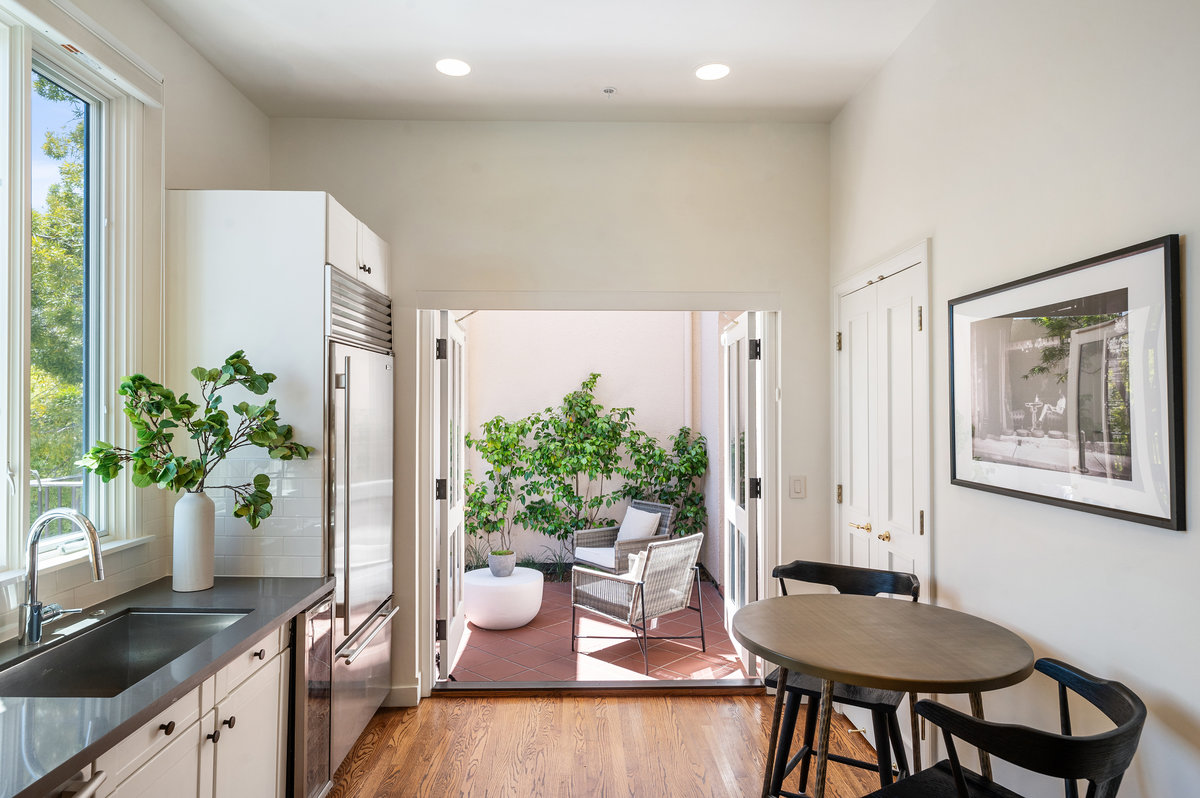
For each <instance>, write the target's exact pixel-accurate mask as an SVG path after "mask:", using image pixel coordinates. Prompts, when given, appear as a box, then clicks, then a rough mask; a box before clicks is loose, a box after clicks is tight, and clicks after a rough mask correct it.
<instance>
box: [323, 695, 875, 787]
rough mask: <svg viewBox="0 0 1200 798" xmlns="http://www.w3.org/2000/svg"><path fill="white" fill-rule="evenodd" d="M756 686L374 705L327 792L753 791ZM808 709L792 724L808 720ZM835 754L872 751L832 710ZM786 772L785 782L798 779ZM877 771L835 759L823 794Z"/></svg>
mask: <svg viewBox="0 0 1200 798" xmlns="http://www.w3.org/2000/svg"><path fill="white" fill-rule="evenodd" d="M772 700H773V699H771V698H768V697H766V696H763V695H754V696H748V695H733V696H681V695H646V696H579V695H561V694H555V693H549V692H548V693H546V694H544V695H532V696H530V695H525V696H521V697H495V698H488V697H459V696H452V697H435V698H430V699H426V700H425V701H422V702H421V705H420V706H419V707H415V708H408V709H385V710H381V711H380V712H379V713H378V714H377V715H376V716H375V718H374V719H372V721H371V723H370V724H369V725H368V727H367V729H366V730H365V731H364V732H363V735H362V736H361V737H360V738H359V741H358V743H357V744H356V745H355V747H354V750H353V751H351V753H350V756H349V757H347V759H346V762H345V763H344V764H343V765H342V767H341V768H339V769H338V772H337V774H336V776H335V779H334V784H335V786H334V789H333V791H332V792H331V793H330V795H331V796H333V798H358V797H359V796H361V797H362V798H367V797H370V798H374V797H375V796H381V797H383V796H386V797H387V798H392V797H393V796H394V797H395V798H409V797H410V796H412V798H424V797H425V796H429V797H430V798H434V797H435V796H436V797H437V798H442V797H444V796H466V795H470V796H482V798H492V797H493V796H495V798H509V797H510V796H511V797H512V798H538V797H539V796H553V798H559V797H560V796H561V797H562V798H642V797H643V796H658V795H667V794H670V795H687V796H714V798H718V797H721V798H723V797H724V796H738V798H740V797H741V796H751V795H757V794H758V791H759V789H760V787H761V783H762V772H763V767H764V758H765V755H766V748H767V734H768V731H769V729H770V720H771V714H770V713H771V701H772ZM802 721H803V719H801V722H800V723H799V724H797V727H798V728H803V722H802ZM831 748H832V750H834V751H835V752H838V753H843V754H847V755H850V756H857V757H859V758H863V759H873V758H874V752H873V751H872V750H871V748H870V746H869V745H867V743H866V741H865V740H863V738H862V735H860V734H851V733H850V730H849V724H848V723H847V722H846V719H845V718H844V717H842V716H837V717H836V718H835V722H834V725H833V731H832V734H831ZM797 782H798V778H797V776H796V775H793V776H792V777H791V778H789V779H788V781H787V782H785V785H784V786H785V787H786V788H788V789H793V790H794V789H796V788H797V786H798V785H797ZM877 786H878V777H877V776H876V775H875V774H873V773H870V772H867V771H863V770H859V769H856V768H851V767H847V766H844V765H837V764H836V763H831V764H830V766H829V779H828V790H827V792H826V795H828V796H829V797H830V798H852V797H853V796H861V795H863V794H865V793H867V792H870V791H872V790H873V789H874V788H876V787H877Z"/></svg>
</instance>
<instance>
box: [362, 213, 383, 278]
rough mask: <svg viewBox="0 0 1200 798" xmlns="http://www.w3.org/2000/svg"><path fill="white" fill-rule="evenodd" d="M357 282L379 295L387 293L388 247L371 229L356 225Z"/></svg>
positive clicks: (363, 225)
mask: <svg viewBox="0 0 1200 798" xmlns="http://www.w3.org/2000/svg"><path fill="white" fill-rule="evenodd" d="M358 280H359V282H361V283H365V284H366V285H368V286H370V287H371V288H374V289H375V290H376V291H378V292H379V293H381V294H386V293H387V292H388V246H387V243H386V242H385V241H384V240H383V239H382V238H380V237H379V236H377V235H375V233H374V232H373V231H372V230H371V228H369V227H367V226H366V225H365V224H363V223H362V222H359V223H358Z"/></svg>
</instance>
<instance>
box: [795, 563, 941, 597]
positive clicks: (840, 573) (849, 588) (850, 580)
mask: <svg viewBox="0 0 1200 798" xmlns="http://www.w3.org/2000/svg"><path fill="white" fill-rule="evenodd" d="M771 576H773V577H775V578H776V579H778V580H779V590H780V591H781V592H782V594H783V595H785V596H786V595H787V583H785V582H784V581H783V580H785V579H792V580H794V581H797V582H808V583H810V584H814V585H829V586H830V587H834V588H837V591H838V592H839V593H850V594H853V595H856V596H877V595H879V594H880V593H895V594H896V595H898V596H912V600H913V601H916V600H917V599H919V598H920V597H921V580H919V579H917V576H916V574H906V573H903V572H901V571H881V570H878V569H875V568H857V567H855V566H852V565H835V564H833V563H828V562H809V561H808V560H792V561H791V562H790V563H787V564H786V565H777V566H775V570H773V571H771Z"/></svg>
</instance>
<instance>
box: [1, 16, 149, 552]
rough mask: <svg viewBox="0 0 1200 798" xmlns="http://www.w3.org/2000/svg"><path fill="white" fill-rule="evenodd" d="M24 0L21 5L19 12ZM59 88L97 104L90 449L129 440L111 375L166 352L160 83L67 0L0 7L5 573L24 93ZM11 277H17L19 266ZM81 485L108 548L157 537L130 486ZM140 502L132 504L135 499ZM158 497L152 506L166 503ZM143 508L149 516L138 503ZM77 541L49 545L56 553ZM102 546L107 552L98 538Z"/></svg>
mask: <svg viewBox="0 0 1200 798" xmlns="http://www.w3.org/2000/svg"><path fill="white" fill-rule="evenodd" d="M18 2H19V4H18ZM35 68H38V69H39V71H42V73H43V74H45V75H46V76H47V77H49V78H51V79H53V80H55V81H59V80H60V79H61V80H63V81H66V83H65V84H64V87H65V88H67V89H69V90H70V91H72V92H76V93H80V96H81V97H82V98H83V99H85V100H86V101H88V102H92V103H93V106H92V108H93V112H94V116H93V120H92V129H93V136H94V141H95V146H93V147H92V148H91V150H92V152H91V153H90V156H89V157H90V158H91V159H92V161H91V162H90V163H89V170H90V179H91V180H92V181H93V182H94V183H98V184H99V185H96V186H93V187H90V188H89V194H90V195H91V197H92V198H93V200H92V201H93V202H94V203H95V204H96V205H97V206H98V207H96V208H95V210H94V211H92V212H89V217H90V219H89V224H90V225H92V226H91V227H90V229H89V235H90V236H91V237H92V241H94V242H95V243H94V245H89V250H90V253H89V257H91V258H92V259H93V260H92V261H91V262H90V263H89V272H90V275H89V279H90V280H92V281H93V282H92V285H91V286H90V289H89V290H90V291H91V292H92V296H91V297H90V300H91V302H90V304H91V305H92V307H93V309H94V312H93V313H92V314H91V319H89V324H90V326H91V329H89V330H88V334H89V335H90V336H91V340H90V342H89V351H88V352H87V356H88V357H89V359H90V363H89V367H90V369H91V372H90V374H89V377H90V379H91V384H90V385H89V386H87V387H88V388H89V389H90V390H89V395H90V402H88V403H87V404H88V406H89V413H90V416H91V417H90V418H89V429H90V431H91V432H92V435H91V436H90V437H91V438H92V439H93V440H106V441H110V442H112V443H114V444H116V445H118V446H129V445H130V444H131V443H133V441H134V438H133V435H132V434H131V431H130V429H129V425H128V424H126V423H124V415H123V414H122V413H121V412H120V405H119V403H118V402H117V401H116V400H117V399H118V397H117V393H116V391H117V387H118V385H119V381H120V377H121V375H124V374H132V373H136V372H139V371H144V372H146V373H159V374H161V373H163V370H164V366H165V363H164V356H165V347H164V345H163V342H162V331H163V327H164V324H163V320H164V314H165V308H164V306H163V301H162V300H163V273H162V267H163V262H162V261H163V259H162V220H163V215H162V198H163V162H162V155H163V148H162V77H161V76H160V75H158V74H157V73H155V72H154V71H153V69H151V68H150V67H148V66H146V65H145V64H144V62H142V61H140V60H139V59H138V58H137V57H136V56H135V55H133V54H132V53H130V52H129V51H128V50H125V49H124V48H123V47H122V46H121V45H120V44H119V43H116V42H115V41H113V40H112V39H111V36H110V35H109V34H107V33H106V32H105V31H103V29H100V28H99V26H97V25H96V24H95V23H94V22H92V21H91V20H90V19H89V18H88V17H87V16H86V15H84V14H83V13H82V12H81V11H79V9H77V8H75V7H74V6H72V5H71V4H70V3H69V2H66V0H53V2H51V1H50V0H0V105H3V106H4V107H5V108H6V109H7V110H8V111H9V113H8V119H9V120H10V121H9V123H8V124H7V125H0V141H2V143H3V145H4V148H5V149H4V152H5V153H6V155H5V157H4V158H3V159H0V212H2V213H3V221H0V252H3V256H4V258H5V260H6V264H7V267H6V273H7V279H6V280H3V281H0V312H3V313H4V317H3V325H4V329H5V331H6V333H8V334H7V339H8V345H7V346H6V347H2V348H0V379H3V380H4V382H3V384H4V385H5V386H7V387H6V389H3V390H0V457H3V458H4V459H3V460H0V468H3V469H4V472H3V473H4V480H3V482H4V483H5V484H0V522H2V523H4V524H5V528H6V529H7V530H9V533H8V534H5V535H4V536H3V540H0V572H3V571H5V570H14V569H17V568H21V567H23V566H24V565H25V542H26V536H27V533H28V529H29V524H30V522H31V520H32V519H31V518H30V517H29V515H30V507H29V501H28V496H29V490H28V483H29V477H30V470H29V465H30V458H29V436H30V429H29V389H30V385H29V382H30V381H29V367H28V364H29V353H30V341H29V323H30V308H29V284H30V277H31V250H32V246H31V236H32V213H31V211H32V207H31V206H32V194H31V185H32V181H31V167H30V161H31V156H30V153H31V147H32V146H33V145H34V143H33V142H32V141H31V139H32V135H31V129H30V94H31V92H32V90H33V89H32V86H33V83H32V81H33V71H34V69H35ZM14 267H15V268H14ZM90 479H92V480H94V481H93V482H92V483H91V485H90V486H89V497H88V506H87V507H86V508H85V510H84V511H85V512H86V513H88V515H89V517H90V518H92V519H93V521H95V522H96V524H97V527H98V528H99V529H101V531H102V534H106V535H107V536H108V538H107V541H111V542H116V541H118V540H123V539H128V538H135V537H140V536H143V535H146V534H155V533H158V532H161V531H163V530H161V529H160V528H159V527H160V526H161V524H156V525H153V526H150V527H147V526H146V525H145V524H144V523H143V521H144V519H145V518H146V517H147V516H149V517H151V518H153V519H157V518H158V517H161V516H163V515H164V513H163V512H161V511H159V512H155V511H154V508H155V507H157V504H156V503H155V500H154V499H152V498H151V497H150V496H147V495H145V494H147V493H149V494H154V493H157V492H155V491H149V492H147V491H141V492H139V491H137V489H136V488H134V487H133V485H132V483H131V482H130V480H128V479H115V480H113V481H112V482H110V483H108V484H107V485H104V484H103V483H101V482H100V481H99V480H98V479H96V478H94V477H90ZM139 493H140V494H142V495H138V494H139ZM161 501H162V500H161V499H159V500H158V502H159V503H161ZM147 504H149V505H150V511H149V512H147V511H146V510H145V506H146V505H147ZM71 537H72V536H70V535H64V536H60V537H58V538H56V539H55V540H54V541H53V543H52V545H51V547H50V548H52V549H61V548H62V544H63V543H64V542H67V541H69V540H70V538H71ZM106 545H108V543H107V542H106Z"/></svg>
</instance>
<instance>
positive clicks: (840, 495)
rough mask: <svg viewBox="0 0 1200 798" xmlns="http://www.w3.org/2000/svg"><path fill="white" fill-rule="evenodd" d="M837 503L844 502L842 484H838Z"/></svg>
mask: <svg viewBox="0 0 1200 798" xmlns="http://www.w3.org/2000/svg"><path fill="white" fill-rule="evenodd" d="M837 503H838V504H841V503H842V486H841V485H838V486H837Z"/></svg>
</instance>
